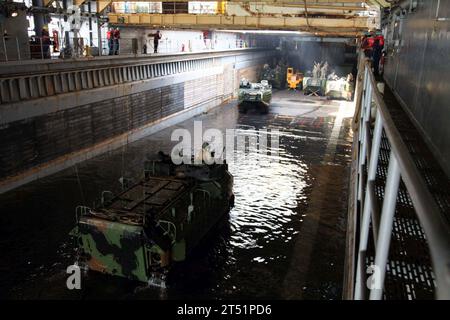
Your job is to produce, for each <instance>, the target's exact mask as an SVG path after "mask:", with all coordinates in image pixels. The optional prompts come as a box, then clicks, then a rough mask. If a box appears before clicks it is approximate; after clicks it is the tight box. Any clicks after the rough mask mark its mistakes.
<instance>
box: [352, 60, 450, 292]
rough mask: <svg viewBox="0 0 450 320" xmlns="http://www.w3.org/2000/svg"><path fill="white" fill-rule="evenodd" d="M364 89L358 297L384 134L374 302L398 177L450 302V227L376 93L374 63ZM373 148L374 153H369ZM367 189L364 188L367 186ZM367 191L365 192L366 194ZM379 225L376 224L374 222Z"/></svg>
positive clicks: (441, 289)
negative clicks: (386, 156) (386, 149)
mask: <svg viewBox="0 0 450 320" xmlns="http://www.w3.org/2000/svg"><path fill="white" fill-rule="evenodd" d="M363 66H364V89H363V97H362V100H361V105H360V111H361V112H360V114H359V117H360V118H359V133H358V134H359V156H358V167H357V169H358V174H357V183H356V186H357V197H358V200H360V201H361V212H362V218H361V228H360V236H359V246H358V249H357V265H356V278H355V288H354V290H355V291H354V299H365V291H366V290H365V285H366V277H365V271H366V270H365V267H366V265H365V254H366V250H367V244H368V238H369V230H370V223H371V220H372V223H373V221H374V219H373V215H374V211H376V208H375V207H374V201H372V200H373V199H371V197H373V196H374V195H371V192H373V191H371V190H373V188H371V187H370V186H372V184H373V183H374V180H375V177H376V171H377V167H378V157H379V153H380V144H381V135H382V131H383V129H384V132H385V134H386V136H387V139H388V140H389V143H390V146H391V154H390V160H389V168H388V175H387V179H386V186H385V192H384V201H383V206H382V209H381V217H380V222H379V226H378V225H375V226H374V228H373V230H375V232H377V231H378V233H377V234H375V235H374V238H375V239H376V243H375V266H376V267H377V272H378V274H377V278H376V281H378V284H379V285H380V286H375V287H373V288H372V289H370V297H369V298H370V299H371V300H380V299H382V297H383V288H384V279H385V274H386V267H387V259H388V254H389V246H390V241H391V235H392V226H393V221H394V215H395V207H396V202H397V194H398V190H399V182H400V178H401V179H402V180H403V182H404V185H405V186H406V189H407V191H408V193H409V195H410V198H411V201H412V204H413V207H414V209H415V211H416V214H417V217H418V220H419V222H420V224H421V226H422V228H423V230H424V233H425V236H426V239H427V242H428V246H429V250H430V255H431V262H432V267H433V272H434V274H435V276H436V298H437V299H450V228H449V225H448V223H447V222H446V221H445V220H444V217H443V216H442V214H441V213H440V211H439V208H438V206H437V204H436V201H435V200H434V198H433V196H432V195H431V193H430V192H429V190H428V188H427V185H426V183H425V181H424V179H423V177H422V176H421V174H420V173H419V171H418V169H417V167H416V165H415V163H414V161H413V159H412V157H411V155H410V153H409V151H408V149H407V147H406V145H405V143H404V142H403V140H402V139H401V135H400V133H399V132H398V130H397V128H396V126H395V124H394V122H393V120H392V118H391V116H390V113H389V110H388V109H387V106H386V104H385V103H384V100H383V97H382V96H381V94H380V93H379V92H378V89H377V86H376V81H375V77H374V75H373V73H372V70H371V66H370V63H369V62H368V61H364V64H363ZM373 104H374V105H375V106H376V109H377V111H376V120H375V127H374V133H373V136H372V138H371V137H370V136H369V134H368V132H369V130H368V126H370V123H371V109H372V106H373ZM369 147H370V149H369ZM365 165H366V166H367V167H368V171H367V181H363V176H364V175H363V169H364V166H365ZM364 185H366V187H365V188H364ZM364 190H365V191H364ZM376 222H377V221H375V223H376Z"/></svg>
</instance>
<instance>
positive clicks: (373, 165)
mask: <svg viewBox="0 0 450 320" xmlns="http://www.w3.org/2000/svg"><path fill="white" fill-rule="evenodd" d="M382 131H383V119H382V117H381V114H380V111H379V110H377V116H376V121H375V130H374V133H373V142H372V149H371V152H370V160H369V168H368V174H367V187H366V192H365V195H364V203H363V206H362V208H363V209H362V212H363V214H362V222H361V231H360V237H359V249H358V257H357V259H358V260H357V267H356V284H355V299H356V300H362V299H364V296H365V295H364V293H365V281H364V280H365V277H364V274H363V273H364V272H365V270H364V269H365V268H364V267H365V253H366V250H367V242H368V238H369V226H370V213H371V210H373V208H371V205H370V201H369V196H370V195H369V193H368V192H367V190H368V185H369V182H370V181H373V180H375V177H376V174H377V167H378V154H379V152H380V145H381V134H382Z"/></svg>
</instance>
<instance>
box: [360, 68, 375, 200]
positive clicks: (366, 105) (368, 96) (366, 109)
mask: <svg viewBox="0 0 450 320" xmlns="http://www.w3.org/2000/svg"><path fill="white" fill-rule="evenodd" d="M365 81H366V85H365V88H364V91H365V92H364V99H363V101H362V102H363V103H362V105H361V119H360V122H361V124H360V126H359V130H360V137H361V142H360V151H359V166H358V170H359V186H358V200H360V201H362V200H364V199H363V195H362V193H363V179H362V177H363V174H364V172H363V166H364V164H365V163H366V150H367V139H369V138H370V137H367V134H366V126H367V123H368V121H370V106H371V104H372V90H374V88H373V86H372V83H371V82H370V79H369V76H368V69H367V68H366V72H365ZM367 114H369V116H367Z"/></svg>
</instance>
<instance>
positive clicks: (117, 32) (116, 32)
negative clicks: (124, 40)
mask: <svg viewBox="0 0 450 320" xmlns="http://www.w3.org/2000/svg"><path fill="white" fill-rule="evenodd" d="M113 36H114V54H115V55H118V54H119V39H120V30H119V28H116V30H114V31H113Z"/></svg>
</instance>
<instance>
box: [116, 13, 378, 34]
mask: <svg viewBox="0 0 450 320" xmlns="http://www.w3.org/2000/svg"><path fill="white" fill-rule="evenodd" d="M109 21H110V23H112V24H117V25H121V24H123V25H136V26H147V27H158V28H161V27H167V28H199V29H204V28H222V29H224V28H226V29H241V30H255V29H269V30H290V31H302V30H303V31H311V32H313V33H314V32H322V31H326V32H327V33H330V32H332V31H333V30H334V31H336V33H339V32H351V33H354V34H355V33H357V32H360V31H364V30H367V29H368V28H370V27H371V26H370V21H369V19H368V18H365V17H363V18H352V19H336V18H314V17H310V18H308V21H307V19H306V18H303V17H271V16H225V15H190V14H143V13H140V14H112V13H111V14H109Z"/></svg>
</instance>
